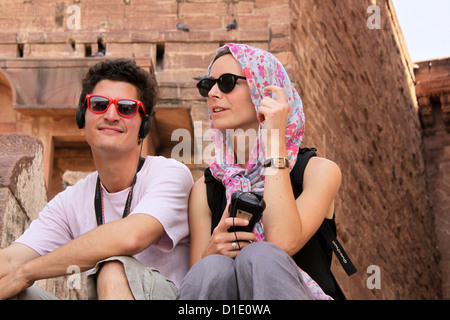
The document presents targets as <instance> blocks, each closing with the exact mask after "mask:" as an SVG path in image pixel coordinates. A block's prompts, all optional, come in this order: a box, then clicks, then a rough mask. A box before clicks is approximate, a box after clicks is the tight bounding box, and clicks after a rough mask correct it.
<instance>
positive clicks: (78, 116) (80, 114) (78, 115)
mask: <svg viewBox="0 0 450 320" xmlns="http://www.w3.org/2000/svg"><path fill="white" fill-rule="evenodd" d="M75 120H76V122H77V126H78V129H83V128H84V114H83V112H82V111H81V110H80V108H78V110H77V113H76V115H75Z"/></svg>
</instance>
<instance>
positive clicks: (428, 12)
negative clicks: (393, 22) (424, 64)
mask: <svg viewBox="0 0 450 320" xmlns="http://www.w3.org/2000/svg"><path fill="white" fill-rule="evenodd" d="M392 2H393V4H394V8H395V12H396V14H397V19H398V20H399V23H400V27H401V28H402V32H403V37H404V38H405V41H406V45H407V47H408V51H409V54H410V56H411V59H412V60H413V61H421V60H432V59H436V58H442V57H449V56H450V0H392Z"/></svg>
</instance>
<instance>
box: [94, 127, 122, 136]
mask: <svg viewBox="0 0 450 320" xmlns="http://www.w3.org/2000/svg"><path fill="white" fill-rule="evenodd" d="M98 130H100V131H102V132H104V133H113V134H114V133H123V132H124V130H123V129H121V128H119V127H115V126H99V127H98Z"/></svg>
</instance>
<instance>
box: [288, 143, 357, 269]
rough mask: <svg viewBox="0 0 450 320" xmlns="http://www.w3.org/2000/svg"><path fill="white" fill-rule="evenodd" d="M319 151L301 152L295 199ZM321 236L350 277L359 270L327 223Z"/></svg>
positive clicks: (293, 172) (294, 176)
mask: <svg viewBox="0 0 450 320" xmlns="http://www.w3.org/2000/svg"><path fill="white" fill-rule="evenodd" d="M316 152H317V149H315V148H303V149H300V150H299V153H298V157H297V162H296V163H295V166H294V168H293V169H292V170H291V184H292V190H293V191H294V195H295V198H298V197H299V196H300V194H301V193H302V191H303V175H304V172H305V169H306V165H307V164H308V162H309V160H310V159H311V158H312V157H315V156H317V153H316ZM319 233H320V235H321V236H322V237H323V238H324V239H325V240H326V241H327V243H328V244H329V245H330V247H331V248H332V249H333V251H334V253H335V254H336V257H337V258H338V260H339V262H340V263H341V265H342V267H343V268H344V270H345V272H346V273H347V274H348V275H349V276H350V275H352V274H354V273H355V272H356V271H357V270H356V268H355V266H354V265H353V263H352V262H351V260H350V258H349V257H348V255H347V253H346V252H345V250H344V247H343V246H342V245H341V243H340V242H339V241H338V239H337V238H336V232H333V230H332V228H331V227H330V225H329V223H328V222H327V221H324V222H323V223H322V225H321V226H320V228H319Z"/></svg>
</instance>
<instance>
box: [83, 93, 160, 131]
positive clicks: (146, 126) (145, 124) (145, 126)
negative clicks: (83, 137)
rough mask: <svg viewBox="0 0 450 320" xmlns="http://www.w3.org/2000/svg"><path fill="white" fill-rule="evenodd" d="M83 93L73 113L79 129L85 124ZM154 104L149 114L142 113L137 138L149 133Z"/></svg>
mask: <svg viewBox="0 0 450 320" xmlns="http://www.w3.org/2000/svg"><path fill="white" fill-rule="evenodd" d="M84 97H85V96H83V94H81V95H80V100H79V101H78V109H77V113H76V114H75V120H76V122H77V126H78V128H79V129H83V128H84V124H85V118H84V117H85V114H86V106H85V104H84V99H83V98H84ZM153 109H154V106H153V105H152V106H151V109H150V110H151V114H144V118H143V119H142V123H141V127H140V128H139V139H142V140H144V139H145V137H146V136H147V135H148V134H149V132H150V129H151V126H152V119H151V118H152V117H153V115H154V113H155V112H154V110H153Z"/></svg>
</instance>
